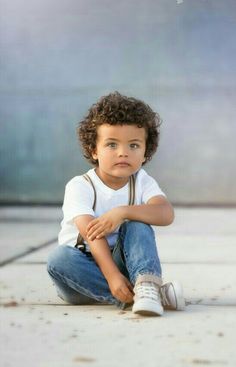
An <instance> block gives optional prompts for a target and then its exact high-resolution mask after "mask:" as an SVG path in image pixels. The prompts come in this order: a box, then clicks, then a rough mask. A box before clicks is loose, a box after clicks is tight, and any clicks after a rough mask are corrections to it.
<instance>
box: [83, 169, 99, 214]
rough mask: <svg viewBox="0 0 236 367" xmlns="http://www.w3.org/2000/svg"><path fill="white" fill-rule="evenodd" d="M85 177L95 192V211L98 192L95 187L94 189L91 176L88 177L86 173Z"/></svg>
mask: <svg viewBox="0 0 236 367" xmlns="http://www.w3.org/2000/svg"><path fill="white" fill-rule="evenodd" d="M83 177H84V178H85V180H87V181H88V182H89V183H90V185H91V186H92V188H93V192H94V200H93V210H94V209H95V207H96V202H97V194H96V190H95V187H94V184H93V181H92V180H91V178H90V177H89V175H87V173H85V174H84V175H83Z"/></svg>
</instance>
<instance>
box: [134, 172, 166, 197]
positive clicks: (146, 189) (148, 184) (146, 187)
mask: <svg viewBox="0 0 236 367" xmlns="http://www.w3.org/2000/svg"><path fill="white" fill-rule="evenodd" d="M140 183H141V187H142V203H143V204H146V203H147V202H148V200H150V199H151V198H152V197H153V196H158V195H162V196H164V197H166V195H165V193H164V192H163V191H162V190H161V188H160V186H159V185H158V183H157V182H156V180H155V179H154V178H153V177H151V176H149V175H148V174H145V175H143V177H142V179H141V182H140Z"/></svg>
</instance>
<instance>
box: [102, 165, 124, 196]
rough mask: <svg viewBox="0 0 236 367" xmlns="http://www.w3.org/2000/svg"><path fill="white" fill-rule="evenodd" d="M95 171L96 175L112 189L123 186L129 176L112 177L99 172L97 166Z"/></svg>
mask: <svg viewBox="0 0 236 367" xmlns="http://www.w3.org/2000/svg"><path fill="white" fill-rule="evenodd" d="M95 172H96V174H97V176H98V177H99V178H100V180H101V181H102V182H103V183H104V184H105V185H106V186H108V187H110V188H111V189H113V190H119V189H121V188H122V187H123V186H125V185H126V184H127V183H128V181H129V177H114V176H111V175H109V174H104V173H101V172H100V170H99V167H97V168H96V169H95Z"/></svg>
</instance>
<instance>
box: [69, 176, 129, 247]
mask: <svg viewBox="0 0 236 367" xmlns="http://www.w3.org/2000/svg"><path fill="white" fill-rule="evenodd" d="M83 177H84V178H85V180H87V181H88V182H89V183H90V185H91V186H92V188H93V192H94V200H93V210H95V207H96V202H97V194H96V190H95V187H94V184H93V181H92V180H91V178H90V177H89V175H87V173H85V174H84V175H83ZM134 202H135V176H134V175H132V176H130V178H129V204H128V205H134ZM75 247H77V248H78V249H79V250H81V251H83V252H85V248H86V247H85V244H84V240H83V237H82V236H81V234H80V233H79V235H78V237H77V242H76V245H75Z"/></svg>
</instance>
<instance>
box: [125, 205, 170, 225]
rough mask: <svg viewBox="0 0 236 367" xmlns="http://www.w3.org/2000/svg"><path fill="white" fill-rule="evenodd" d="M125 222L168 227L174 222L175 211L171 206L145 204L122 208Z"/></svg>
mask: <svg viewBox="0 0 236 367" xmlns="http://www.w3.org/2000/svg"><path fill="white" fill-rule="evenodd" d="M120 210H121V213H122V214H121V215H122V217H123V220H133V221H139V222H143V223H147V224H150V225H156V226H167V225H169V224H171V223H172V222H173V219H174V211H173V209H172V207H171V205H167V204H166V203H165V204H143V205H132V206H122V207H120Z"/></svg>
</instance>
